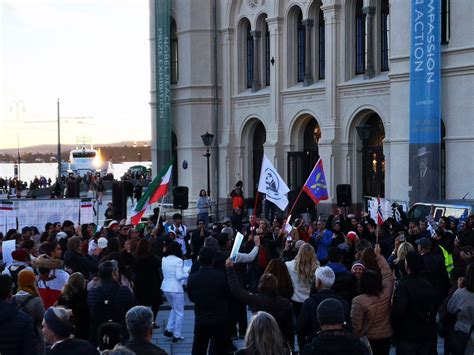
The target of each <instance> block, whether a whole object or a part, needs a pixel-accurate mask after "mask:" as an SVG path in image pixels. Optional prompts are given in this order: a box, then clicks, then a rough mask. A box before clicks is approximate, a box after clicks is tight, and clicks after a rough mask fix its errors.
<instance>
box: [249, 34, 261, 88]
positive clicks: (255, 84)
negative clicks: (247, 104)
mask: <svg viewBox="0 0 474 355" xmlns="http://www.w3.org/2000/svg"><path fill="white" fill-rule="evenodd" d="M250 34H251V35H252V38H253V80H252V92H257V91H258V90H260V88H261V85H260V70H259V69H260V61H259V54H260V47H259V42H260V41H259V39H260V35H261V33H260V31H251V32H250Z"/></svg>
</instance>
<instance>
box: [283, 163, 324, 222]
mask: <svg viewBox="0 0 474 355" xmlns="http://www.w3.org/2000/svg"><path fill="white" fill-rule="evenodd" d="M320 160H321V158H319V159H318V161H317V162H316V164H314V166H313V170H311V172H310V173H309V175H308V177H307V179H306V181H305V182H304V184H303V187H302V188H301V190H300V193H299V194H298V196H297V197H296V200H295V202H293V206H291V210H290V212H289V213H288V215H289V216H291V212H293V208H295V205H296V202H298V200H299V199H300V196H301V194H302V193H303V190H304V187H305V186H306V184H307V183H308V180H309V178H310V176H311V174H313V171H314V169H315V168H316V166H317V165H318V163H319V161H320Z"/></svg>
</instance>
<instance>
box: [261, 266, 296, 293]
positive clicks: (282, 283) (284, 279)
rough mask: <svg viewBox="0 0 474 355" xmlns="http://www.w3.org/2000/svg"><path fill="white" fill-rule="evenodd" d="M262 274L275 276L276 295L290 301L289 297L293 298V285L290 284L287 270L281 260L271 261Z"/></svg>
mask: <svg viewBox="0 0 474 355" xmlns="http://www.w3.org/2000/svg"><path fill="white" fill-rule="evenodd" d="M263 274H264V275H265V274H272V275H273V276H275V277H276V279H277V281H278V295H279V296H281V297H283V298H286V299H288V300H291V296H293V292H294V289H293V283H292V282H291V277H290V274H289V272H288V269H287V268H286V265H285V263H284V262H283V261H282V260H281V259H272V260H271V261H270V262H269V263H268V265H267V268H266V269H265V271H264V273H263Z"/></svg>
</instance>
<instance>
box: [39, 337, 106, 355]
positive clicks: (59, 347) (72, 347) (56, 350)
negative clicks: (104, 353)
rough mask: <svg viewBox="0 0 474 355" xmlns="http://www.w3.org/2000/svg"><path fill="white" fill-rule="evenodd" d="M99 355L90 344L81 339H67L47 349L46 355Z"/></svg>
mask: <svg viewBox="0 0 474 355" xmlns="http://www.w3.org/2000/svg"><path fill="white" fill-rule="evenodd" d="M64 354H67V355H99V352H98V351H97V349H95V348H94V347H93V346H92V345H91V344H90V343H88V342H87V341H85V340H81V339H73V338H71V339H66V340H64V341H62V342H60V343H58V344H56V345H53V346H51V347H48V349H46V355H64Z"/></svg>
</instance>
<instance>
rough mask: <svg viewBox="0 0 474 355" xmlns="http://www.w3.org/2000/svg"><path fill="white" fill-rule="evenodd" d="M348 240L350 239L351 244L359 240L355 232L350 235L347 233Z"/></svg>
mask: <svg viewBox="0 0 474 355" xmlns="http://www.w3.org/2000/svg"><path fill="white" fill-rule="evenodd" d="M347 239H349V240H350V241H351V242H353V241H354V240H356V239H357V233H356V232H353V231H350V232H349V233H347Z"/></svg>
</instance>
